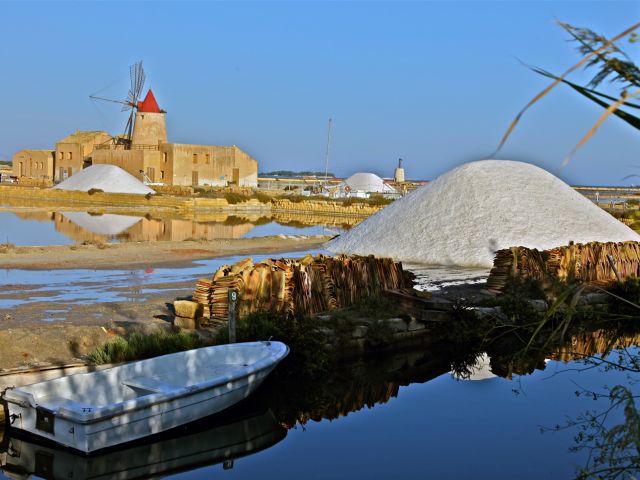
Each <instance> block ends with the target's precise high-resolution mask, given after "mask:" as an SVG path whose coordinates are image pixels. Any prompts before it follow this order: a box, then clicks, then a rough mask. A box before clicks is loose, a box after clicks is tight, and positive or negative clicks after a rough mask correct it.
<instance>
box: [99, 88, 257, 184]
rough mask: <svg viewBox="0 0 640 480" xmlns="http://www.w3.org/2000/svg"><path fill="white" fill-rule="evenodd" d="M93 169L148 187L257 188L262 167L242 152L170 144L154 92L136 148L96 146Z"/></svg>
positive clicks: (138, 125)
mask: <svg viewBox="0 0 640 480" xmlns="http://www.w3.org/2000/svg"><path fill="white" fill-rule="evenodd" d="M93 163H95V164H98V163H106V164H111V165H117V166H118V167H120V168H122V169H124V170H126V171H127V172H129V173H130V174H131V175H134V176H135V177H137V178H139V179H140V180H141V181H144V182H147V183H162V184H166V185H191V186H205V185H209V186H226V185H237V186H241V187H256V186H257V184H258V162H257V161H256V160H254V159H253V158H251V156H249V155H248V154H247V153H246V152H244V151H243V150H241V149H240V148H239V147H236V146H235V145H234V146H231V147H226V146H215V145H192V144H182V143H167V128H166V112H164V111H163V110H161V109H160V107H159V106H158V103H157V102H156V99H155V98H154V96H153V92H152V91H151V90H149V92H148V93H147V96H146V98H145V99H144V101H142V102H140V103H139V104H138V109H137V112H136V116H135V124H134V129H133V135H132V138H131V143H130V144H128V145H122V144H115V143H112V144H103V145H97V146H96V149H95V150H94V153H93Z"/></svg>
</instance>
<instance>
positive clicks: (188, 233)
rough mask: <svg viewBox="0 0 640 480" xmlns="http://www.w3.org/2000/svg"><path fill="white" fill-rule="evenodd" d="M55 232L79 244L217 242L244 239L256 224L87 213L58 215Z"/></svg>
mask: <svg viewBox="0 0 640 480" xmlns="http://www.w3.org/2000/svg"><path fill="white" fill-rule="evenodd" d="M53 221H54V222H55V229H56V231H57V232H60V233H62V234H63V235H65V236H66V237H68V238H70V239H72V240H74V241H76V242H86V241H94V242H106V241H109V240H110V239H112V238H117V239H119V240H122V241H129V242H155V241H183V240H188V239H194V240H215V239H220V238H225V239H230V238H241V237H243V236H244V235H246V234H247V233H248V232H250V231H251V230H252V229H253V228H254V227H255V225H254V224H253V223H251V222H249V221H246V222H242V223H238V224H226V223H224V222H202V223H200V222H194V221H192V220H181V219H149V218H146V217H131V216H127V215H114V214H104V215H100V214H89V213H86V212H69V213H66V212H65V213H54V214H53Z"/></svg>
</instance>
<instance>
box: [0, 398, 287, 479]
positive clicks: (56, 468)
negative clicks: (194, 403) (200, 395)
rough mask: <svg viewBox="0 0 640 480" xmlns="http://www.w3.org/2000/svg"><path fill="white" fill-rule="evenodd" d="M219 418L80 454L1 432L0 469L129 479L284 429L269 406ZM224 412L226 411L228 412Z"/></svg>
mask: <svg viewBox="0 0 640 480" xmlns="http://www.w3.org/2000/svg"><path fill="white" fill-rule="evenodd" d="M233 416H235V418H229V419H227V420H220V418H219V417H215V419H214V421H215V424H213V425H211V419H209V420H207V419H205V420H203V421H201V422H198V423H197V424H192V425H189V426H187V427H185V428H183V429H181V430H180V431H179V432H176V431H174V432H172V433H171V434H170V435H169V438H166V437H167V436H166V435H163V436H162V438H161V439H158V440H156V441H153V442H152V443H143V444H140V443H136V444H133V445H132V446H129V448H125V449H119V450H114V451H108V452H106V453H102V454H98V455H96V456H83V455H81V454H77V453H73V452H71V451H68V450H63V449H60V448H57V447H53V446H48V445H44V444H40V443H34V442H33V440H32V439H31V438H29V439H26V438H22V437H15V436H14V435H15V433H14V431H11V430H10V431H8V432H5V435H6V436H8V438H5V441H4V443H5V446H4V452H3V453H0V471H1V472H2V473H3V474H4V475H6V476H8V477H9V478H13V479H26V478H30V477H31V476H32V475H36V476H38V477H41V478H44V479H47V480H48V479H52V480H53V479H56V480H58V479H69V478H95V479H100V478H104V479H133V478H149V477H155V476H159V475H166V474H169V473H177V472H181V471H188V470H192V469H195V468H200V467H204V466H209V465H215V464H219V463H222V464H223V467H224V468H225V469H227V468H230V467H232V466H233V461H234V460H236V459H239V458H241V457H244V456H247V455H252V454H254V453H257V452H259V451H261V450H264V449H266V448H269V447H271V446H273V445H275V444H276V443H278V442H280V441H281V440H283V439H284V438H285V437H286V435H287V430H286V429H285V428H284V427H283V426H281V425H280V424H279V423H278V422H277V420H276V418H275V416H274V414H273V412H271V411H270V410H267V411H266V412H263V413H260V414H254V415H251V416H246V414H245V416H244V417H240V418H238V417H237V416H236V415H233ZM227 417H228V415H227Z"/></svg>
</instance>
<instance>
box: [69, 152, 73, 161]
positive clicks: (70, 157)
mask: <svg viewBox="0 0 640 480" xmlns="http://www.w3.org/2000/svg"><path fill="white" fill-rule="evenodd" d="M69 160H73V152H69Z"/></svg>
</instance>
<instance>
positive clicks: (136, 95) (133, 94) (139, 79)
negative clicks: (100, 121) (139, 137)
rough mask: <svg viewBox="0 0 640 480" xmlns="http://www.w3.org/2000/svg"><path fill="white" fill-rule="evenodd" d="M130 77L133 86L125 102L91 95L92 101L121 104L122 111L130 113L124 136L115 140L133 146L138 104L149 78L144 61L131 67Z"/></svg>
mask: <svg viewBox="0 0 640 480" xmlns="http://www.w3.org/2000/svg"><path fill="white" fill-rule="evenodd" d="M129 77H130V79H131V86H130V87H129V93H128V94H127V98H126V99H125V100H114V99H111V98H104V97H98V96H96V95H89V98H91V99H92V100H103V101H105V102H112V103H120V104H122V111H123V112H126V111H127V110H129V111H130V113H129V119H128V120H127V125H126V126H125V127H124V134H123V135H122V136H121V137H118V138H116V139H114V141H115V142H116V143H118V144H124V145H131V137H132V133H133V123H134V119H135V115H136V110H137V109H138V102H139V100H140V94H141V93H142V88H143V87H144V82H145V80H146V78H147V76H146V74H145V73H144V68H142V60H140V61H139V62H136V63H134V64H133V65H131V66H130V67H129Z"/></svg>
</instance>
